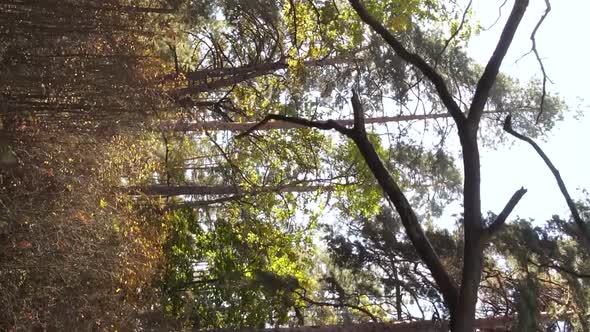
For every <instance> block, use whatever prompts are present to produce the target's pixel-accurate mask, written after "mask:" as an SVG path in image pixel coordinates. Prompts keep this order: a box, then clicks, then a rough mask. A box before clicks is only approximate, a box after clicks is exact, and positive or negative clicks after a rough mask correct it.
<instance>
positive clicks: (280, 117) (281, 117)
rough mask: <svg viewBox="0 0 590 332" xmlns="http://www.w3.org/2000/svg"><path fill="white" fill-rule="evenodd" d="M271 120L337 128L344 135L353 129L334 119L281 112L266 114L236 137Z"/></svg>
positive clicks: (245, 134)
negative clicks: (317, 118) (321, 119)
mask: <svg viewBox="0 0 590 332" xmlns="http://www.w3.org/2000/svg"><path fill="white" fill-rule="evenodd" d="M271 120H278V121H284V122H289V123H294V124H297V125H300V126H304V127H309V128H316V129H321V130H332V129H333V130H336V131H338V132H339V133H341V134H344V135H349V134H350V132H351V129H348V128H346V127H343V126H341V125H340V124H338V123H337V122H336V121H334V120H327V121H312V120H307V119H304V118H299V117H294V116H286V115H280V114H269V115H267V116H265V117H264V119H262V120H261V121H260V122H258V123H257V124H255V125H254V126H252V127H250V129H248V130H246V131H245V132H243V133H241V134H239V135H237V136H236V139H240V138H243V137H245V136H248V135H250V134H251V133H253V132H254V131H256V130H258V128H261V127H264V125H265V124H266V123H267V122H269V121H271Z"/></svg>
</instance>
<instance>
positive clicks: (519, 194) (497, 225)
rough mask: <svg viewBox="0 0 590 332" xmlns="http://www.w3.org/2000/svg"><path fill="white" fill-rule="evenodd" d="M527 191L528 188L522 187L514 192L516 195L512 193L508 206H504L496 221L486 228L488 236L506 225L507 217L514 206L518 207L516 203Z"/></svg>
mask: <svg viewBox="0 0 590 332" xmlns="http://www.w3.org/2000/svg"><path fill="white" fill-rule="evenodd" d="M526 192H527V190H526V189H524V188H520V189H518V190H517V191H516V192H515V193H514V195H512V197H511V198H510V200H509V201H508V203H507V204H506V206H504V209H503V210H502V212H500V214H499V215H498V216H497V217H496V219H495V220H494V222H492V224H491V225H490V226H489V227H488V228H487V229H486V232H487V236H493V235H494V234H495V233H496V232H497V231H498V230H499V229H500V228H501V227H502V226H503V225H504V223H506V219H507V218H508V216H509V215H510V213H511V212H512V210H513V209H514V207H516V204H518V202H519V201H520V199H521V198H522V196H524V194H526Z"/></svg>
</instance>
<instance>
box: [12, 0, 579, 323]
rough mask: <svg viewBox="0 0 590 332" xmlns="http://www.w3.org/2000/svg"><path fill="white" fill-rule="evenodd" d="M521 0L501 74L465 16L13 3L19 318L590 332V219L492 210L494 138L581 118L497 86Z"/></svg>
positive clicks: (374, 7) (242, 4) (397, 8)
mask: <svg viewBox="0 0 590 332" xmlns="http://www.w3.org/2000/svg"><path fill="white" fill-rule="evenodd" d="M515 3H516V5H515V7H514V10H513V12H512V14H511V16H510V17H511V19H510V20H509V22H510V24H509V25H508V26H507V28H506V31H507V32H506V33H505V34H504V35H503V37H502V39H501V43H500V44H499V46H498V48H497V49H498V52H496V55H495V56H494V57H493V59H492V61H491V62H490V64H488V65H487V66H486V67H482V66H481V65H479V64H477V63H475V61H473V60H472V59H471V58H470V57H469V56H468V55H467V54H466V52H465V44H466V42H467V41H468V39H469V37H470V36H471V34H473V33H474V32H477V30H478V29H479V27H478V25H477V24H476V21H474V20H473V19H472V17H471V16H470V15H471V13H470V11H469V8H464V7H462V6H460V5H458V4H450V5H449V4H442V3H440V4H439V3H436V2H432V1H412V2H395V1H366V2H363V3H360V2H357V1H352V2H351V4H352V6H351V5H350V4H349V3H347V2H341V1H331V2H321V1H319V2H318V1H284V2H273V1H258V0H257V1H240V0H238V1H211V2H207V3H201V2H184V1H161V2H157V3H156V2H144V1H132V2H128V1H110V2H93V1H76V2H71V3H68V4H67V5H63V4H61V5H57V4H56V3H52V2H47V1H42V2H35V1H31V2H19V1H16V2H7V3H5V4H2V8H3V9H5V11H3V12H5V13H6V14H5V15H0V20H1V22H2V27H3V29H4V30H3V31H4V32H3V33H2V35H1V37H0V38H1V39H0V45H2V48H1V51H0V52H1V54H2V58H1V59H2V63H3V65H2V68H1V70H2V72H3V75H2V79H1V81H2V85H1V87H0V88H1V89H2V99H1V105H2V109H3V111H2V114H1V117H2V125H3V127H2V128H3V133H2V137H1V140H0V143H1V146H0V148H2V151H5V152H6V151H8V152H9V153H6V155H7V156H8V157H7V158H4V157H3V159H2V164H1V166H2V167H1V173H0V183H1V186H2V187H1V188H2V191H1V193H0V199H1V202H2V209H3V211H4V212H5V213H3V214H2V216H1V217H0V218H1V219H0V222H1V223H0V225H1V226H0V232H1V235H2V236H1V238H0V239H1V242H0V243H1V245H2V247H3V248H4V252H5V254H4V256H2V258H1V262H2V263H1V264H2V265H1V266H2V269H1V270H0V273H1V274H2V276H3V278H2V280H3V282H2V283H1V284H0V287H1V288H2V290H3V292H4V293H6V294H8V295H7V296H6V299H7V300H5V301H4V302H2V308H3V309H2V310H1V311H2V312H3V313H5V314H4V315H5V317H2V319H0V320H1V321H3V322H6V323H3V324H5V326H4V327H6V328H7V329H9V328H25V329H31V328H39V327H40V328H46V329H52V328H54V329H55V328H57V329H64V328H69V327H71V328H80V327H82V328H88V329H90V328H98V329H103V328H104V329H109V328H118V329H133V328H139V327H141V326H143V327H154V328H156V327H162V328H181V327H189V326H192V327H195V328H201V329H208V328H218V327H227V328H237V327H245V326H258V327H264V326H284V325H290V326H297V325H321V324H334V323H352V322H366V321H390V320H416V319H418V320H424V319H449V318H451V320H452V322H453V324H454V329H455V330H457V331H459V330H470V329H471V327H470V326H471V324H473V321H472V320H471V321H470V320H465V321H461V320H457V317H465V318H470V319H473V318H474V317H475V316H476V315H477V316H482V317H483V316H499V315H508V316H514V315H515V314H518V315H519V317H520V318H522V319H521V321H520V322H519V324H521V325H520V326H521V327H523V326H526V327H527V328H528V327H532V326H534V325H535V324H540V320H539V318H540V316H538V315H537V313H538V312H539V311H543V312H546V313H547V315H549V316H550V319H549V322H545V323H543V324H545V326H546V327H547V326H549V325H551V324H554V323H555V322H556V321H557V320H567V321H568V324H578V325H576V326H580V328H582V329H586V330H587V327H585V325H584V322H585V316H584V315H585V314H587V310H588V309H587V307H588V304H587V297H586V294H585V287H584V282H585V281H584V280H585V279H587V274H588V271H587V266H586V265H585V264H584V261H586V260H584V259H583V257H585V255H586V252H584V251H583V249H582V247H580V245H581V242H580V241H576V240H578V238H577V237H576V235H575V234H577V233H576V231H575V230H576V227H579V226H575V225H574V224H573V223H570V222H567V221H566V220H567V218H565V219H561V218H558V217H555V218H553V219H552V220H551V221H550V222H548V223H547V225H546V226H538V225H537V224H532V223H531V222H529V221H525V220H522V219H517V220H516V221H514V222H513V223H509V225H507V228H508V229H507V230H500V228H501V227H500V226H501V224H502V223H503V222H504V221H505V220H506V218H507V213H508V212H510V208H511V207H513V205H514V204H515V203H516V202H517V199H518V198H519V197H520V196H521V195H522V194H523V191H518V192H517V195H516V196H515V198H514V200H512V201H511V203H510V204H508V208H507V209H506V210H505V211H503V212H502V213H500V211H497V213H498V215H494V214H488V215H487V216H485V217H484V216H482V212H484V211H481V207H480V206H479V200H480V199H479V189H478V186H479V184H478V183H479V171H478V169H479V165H478V163H479V157H478V153H479V152H478V148H479V146H478V145H477V142H478V141H479V142H481V144H483V145H486V146H492V145H494V144H500V143H503V142H505V141H506V136H505V133H504V131H503V128H502V123H503V122H504V119H505V118H506V117H507V116H508V115H510V116H511V118H512V128H514V130H516V131H517V132H519V133H522V134H524V135H526V136H527V137H532V138H537V137H540V136H542V135H544V134H546V133H547V132H548V131H549V130H550V129H552V127H553V126H554V125H555V123H556V122H557V121H559V120H561V119H562V117H563V112H564V111H566V110H567V106H566V104H565V103H564V101H562V100H561V99H559V98H557V97H556V96H555V95H553V94H551V93H548V92H546V91H544V90H543V84H542V82H537V81H532V82H529V83H524V84H522V83H519V82H518V81H516V80H515V79H513V78H510V77H508V76H506V75H503V74H501V73H498V68H499V65H500V62H501V59H502V53H503V52H505V51H506V49H507V47H508V46H509V42H508V41H509V39H510V38H509V36H508V35H509V34H510V33H511V31H512V32H513V30H514V29H515V27H516V26H517V21H518V18H519V17H520V16H522V15H523V13H524V10H525V2H524V1H516V2H515ZM480 77H483V78H481V79H480ZM352 89H356V91H357V94H356V95H355V96H354V97H353V99H352V102H351V100H350V97H351V93H350V92H351V90H352ZM541 105H542V107H543V112H541V113H540V112H539V109H540V107H541ZM539 114H540V116H539ZM263 119H266V121H267V122H266V123H265V124H264V125H256V126H255V124H257V123H259V122H260V121H261V120H263ZM330 119H333V120H334V121H329V120H330ZM363 121H364V123H363ZM307 127H315V128H319V129H336V130H337V131H339V132H340V133H342V134H344V135H337V134H333V133H326V132H320V131H318V130H315V129H310V128H307ZM456 134H459V137H460V138H461V139H460V144H461V145H462V148H463V151H462V154H461V155H459V154H458V153H457V152H458V147H459V145H458V144H456V143H453V140H454V137H456ZM348 138H350V139H348ZM0 152H1V151H0ZM4 155H5V153H4V152H3V156H4ZM460 158H463V160H464V164H463V166H461V165H459V164H457V162H456V161H457V160H460ZM4 160H6V161H4ZM367 161H368V163H367ZM462 174H463V175H462ZM375 175H377V177H375ZM463 181H464V182H463ZM517 187H518V184H516V185H515V188H517ZM384 191H385V193H386V197H384V196H383V192H384ZM461 193H463V194H464V195H463V196H464V202H463V206H464V208H465V212H464V214H463V215H460V216H457V217H456V227H454V228H449V229H446V228H444V227H440V225H439V223H438V220H440V217H441V215H442V214H443V211H444V208H445V207H446V206H447V205H448V204H449V203H452V202H456V201H457V200H458V198H459V197H460V194H461ZM465 193H467V194H465ZM580 211H582V212H584V211H585V209H584V208H583V205H581V206H580ZM582 214H583V213H582ZM584 220H586V219H584ZM408 230H409V232H408ZM488 230H492V231H493V232H494V233H496V230H498V231H497V234H498V235H497V236H496V237H489V236H488V235H487V232H490V233H491V231H488ZM488 242H489V243H488ZM514 243H522V247H523V248H526V250H518V249H517V248H514ZM416 248H418V250H416ZM465 248H466V249H465ZM46 262H50V263H46ZM462 264H463V267H462V268H460V266H462ZM480 274H481V277H480ZM480 279H481V287H480V288H479V290H478V285H479V284H480ZM4 280H5V281H4ZM459 287H462V288H459ZM89 290H93V291H92V292H91V291H89ZM468 293H469V294H468ZM458 294H462V295H460V296H459V295H458ZM465 294H468V295H465ZM564 299H566V300H564ZM478 300H479V303H480V305H479V306H475V303H476V301H478ZM572 312H576V313H579V314H577V316H575V315H574V316H572V315H571V313H572ZM65 317H74V318H73V319H66V318H65ZM544 317H545V316H544ZM524 318H527V319H526V320H525V319H524ZM68 324H70V325H68Z"/></svg>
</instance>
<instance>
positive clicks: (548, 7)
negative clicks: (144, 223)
mask: <svg viewBox="0 0 590 332" xmlns="http://www.w3.org/2000/svg"><path fill="white" fill-rule="evenodd" d="M545 6H546V8H545V12H544V13H543V15H542V16H541V18H540V19H539V22H537V25H535V28H534V29H533V32H532V33H531V41H532V43H533V46H532V51H533V52H534V53H535V57H536V58H537V62H539V66H540V67H541V72H542V73H543V93H542V94H541V102H540V104H539V114H538V115H537V120H536V123H539V119H540V118H541V114H543V106H544V105H545V97H546V95H547V80H548V79H549V78H548V77H547V73H546V72H545V66H544V65H543V61H542V60H541V57H540V56H539V51H538V50H537V40H536V34H537V30H539V27H540V26H541V24H543V21H544V20H545V18H546V17H547V15H548V14H549V12H550V11H551V3H550V2H549V0H545Z"/></svg>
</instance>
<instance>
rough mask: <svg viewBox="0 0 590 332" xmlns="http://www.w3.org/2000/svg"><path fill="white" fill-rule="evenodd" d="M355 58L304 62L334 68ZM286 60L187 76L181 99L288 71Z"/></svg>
mask: <svg viewBox="0 0 590 332" xmlns="http://www.w3.org/2000/svg"><path fill="white" fill-rule="evenodd" d="M354 61H356V59H354V58H330V59H323V60H309V61H305V62H303V65H304V66H307V67H322V66H333V65H338V64H344V63H350V62H354ZM288 68H289V64H288V62H287V60H286V59H283V60H279V61H276V62H265V63H257V64H252V65H246V66H241V67H234V68H217V69H205V70H199V71H194V72H189V73H188V74H187V79H188V81H189V87H187V88H182V89H179V90H178V91H177V96H178V97H179V98H182V97H186V96H188V95H190V94H196V93H200V92H208V91H215V90H218V89H221V88H227V87H231V86H233V85H236V84H239V83H242V82H245V81H247V80H251V79H254V78H257V77H261V76H264V75H268V74H270V73H273V72H275V71H278V70H282V69H288Z"/></svg>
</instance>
